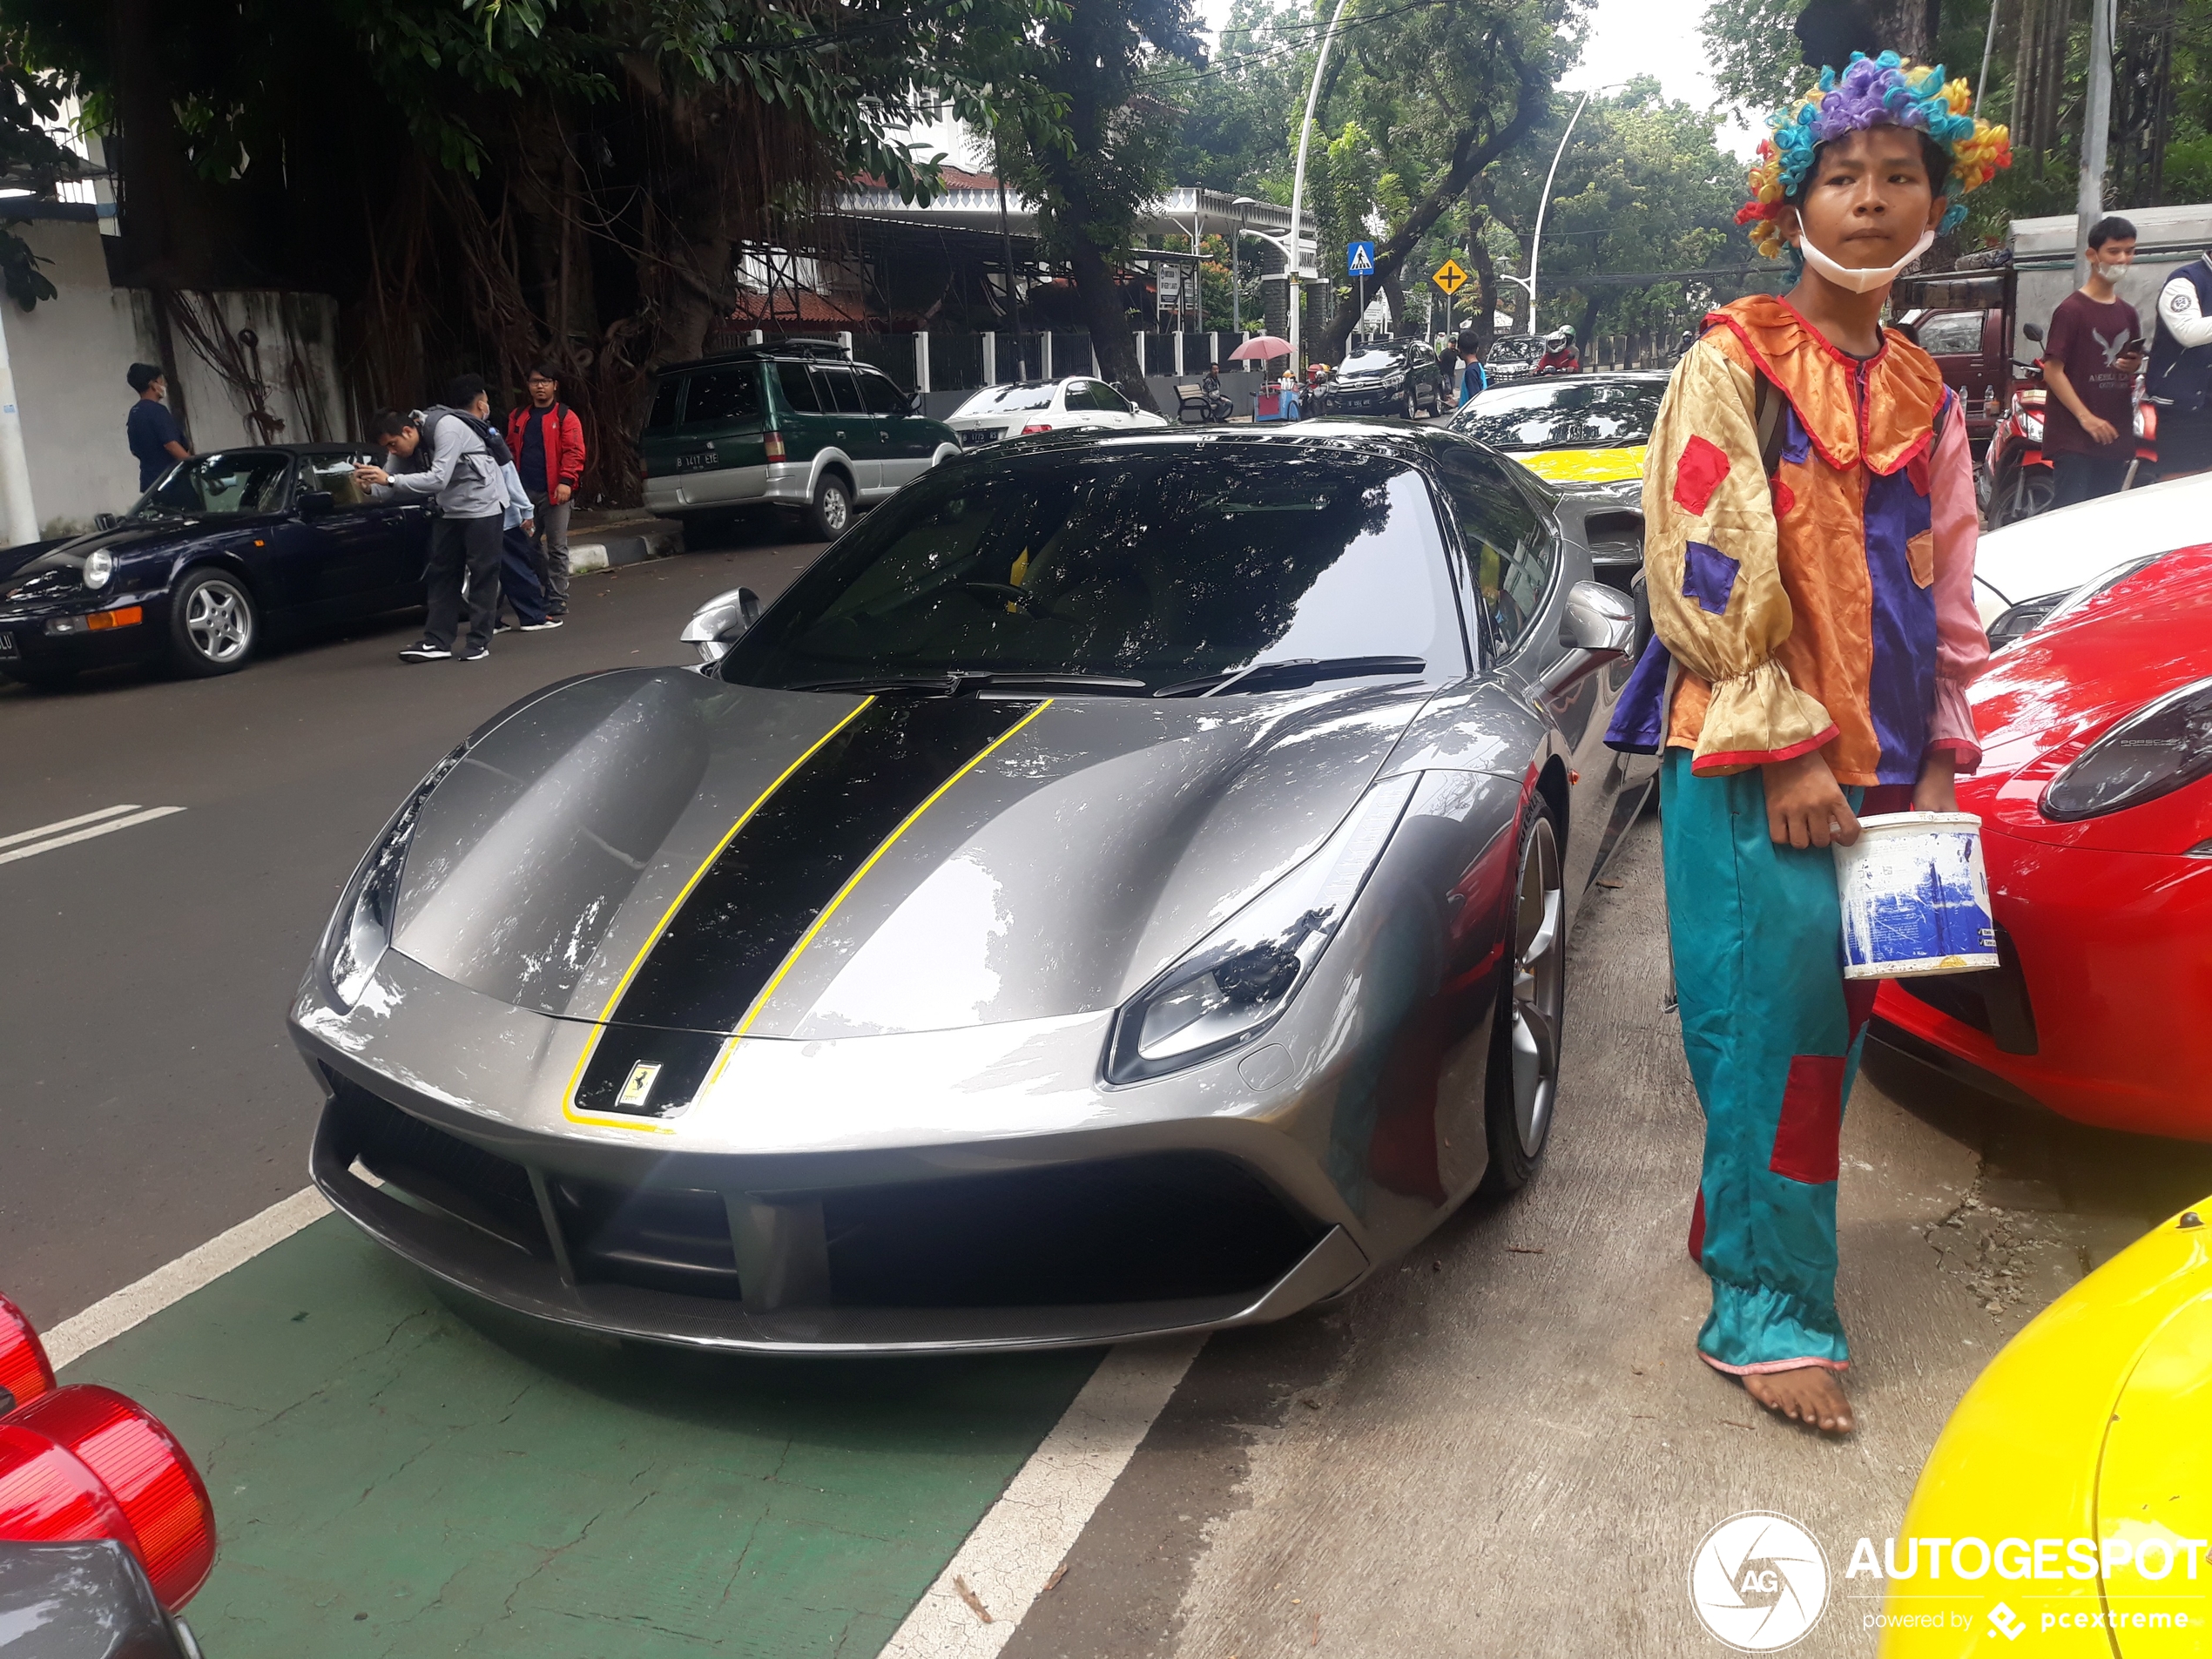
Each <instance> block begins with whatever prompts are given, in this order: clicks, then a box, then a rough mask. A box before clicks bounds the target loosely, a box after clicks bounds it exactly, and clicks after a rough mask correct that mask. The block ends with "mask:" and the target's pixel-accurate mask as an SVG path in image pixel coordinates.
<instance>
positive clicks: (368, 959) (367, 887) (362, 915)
mask: <svg viewBox="0 0 2212 1659" xmlns="http://www.w3.org/2000/svg"><path fill="white" fill-rule="evenodd" d="M468 752H469V744H468V743H462V744H458V745H455V747H454V749H453V750H452V752H450V753H448V755H447V756H446V758H445V759H442V760H441V761H439V762H438V764H437V765H435V766H433V767H431V768H430V775H429V776H428V777H427V778H425V779H423V780H422V781H421V783H419V784H417V785H416V786H415V792H414V793H413V794H411V795H409V796H408V798H407V804H406V805H405V806H401V808H400V810H399V811H398V812H397V813H394V814H393V817H392V821H391V822H390V823H389V824H387V825H386V826H384V833H383V834H381V835H380V836H378V837H377V838H376V843H375V845H374V846H371V847H370V848H369V849H368V856H367V857H366V858H364V859H362V860H361V867H360V868H359V869H357V870H355V871H354V879H353V880H351V881H349V882H347V884H346V892H345V894H344V896H343V897H341V899H340V900H338V908H337V910H336V911H335V912H334V913H333V914H332V916H331V918H330V926H329V927H327V928H326V929H325V930H324V933H323V940H322V949H321V950H320V952H319V953H317V958H318V960H319V961H320V963H321V966H322V977H323V987H324V988H325V989H326V990H327V991H328V992H329V993H330V997H331V1000H332V1001H334V1002H335V1003H336V1004H337V1005H338V1006H339V1007H340V1008H346V1009H348V1010H350V1009H351V1008H353V1006H354V1003H356V1002H358V1001H361V993H362V992H363V991H364V990H366V989H368V981H369V976H370V975H371V974H374V973H375V972H376V965H377V963H379V962H381V961H383V960H384V953H385V951H386V950H387V949H388V948H390V946H391V943H392V921H393V919H394V917H395V916H396V915H397V914H398V912H399V904H400V879H401V876H402V875H403V874H405V873H406V870H407V853H408V847H409V846H412V845H413V844H414V841H415V825H416V824H417V823H418V822H420V821H421V817H422V804H423V803H424V802H425V801H427V800H428V799H430V795H431V792H433V791H435V789H436V788H437V786H439V785H440V784H442V783H443V782H444V781H445V776H446V774H447V773H448V772H451V771H452V770H453V769H454V768H455V766H457V765H460V764H461V758H462V756H463V755H465V754H467V753H468Z"/></svg>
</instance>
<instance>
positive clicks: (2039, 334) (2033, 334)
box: [2020, 322, 2043, 346]
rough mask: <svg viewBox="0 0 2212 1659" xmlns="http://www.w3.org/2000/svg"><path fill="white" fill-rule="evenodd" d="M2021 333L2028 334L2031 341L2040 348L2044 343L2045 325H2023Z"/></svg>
mask: <svg viewBox="0 0 2212 1659" xmlns="http://www.w3.org/2000/svg"><path fill="white" fill-rule="evenodd" d="M2020 333H2022V334H2026V335H2027V337H2028V338H2029V339H2030V340H2032V341H2034V342H2035V343H2036V344H2037V345H2039V346H2040V345H2041V344H2042V343H2043V325H2042V324H2041V323H2037V322H2031V323H2023V324H2022V325H2021V326H2020Z"/></svg>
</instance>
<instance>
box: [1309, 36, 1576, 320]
mask: <svg viewBox="0 0 2212 1659" xmlns="http://www.w3.org/2000/svg"><path fill="white" fill-rule="evenodd" d="M1367 3H1369V4H1375V3H1376V0H1367ZM1580 21H1581V14H1580V9H1579V5H1578V4H1577V3H1576V0H1432V3H1429V4H1426V5H1420V6H1406V7H1401V8H1399V9H1398V10H1394V11H1388V12H1385V11H1378V13H1377V15H1376V17H1374V19H1373V20H1372V23H1371V24H1366V25H1365V26H1361V25H1362V17H1361V12H1360V10H1359V7H1358V6H1356V5H1355V6H1354V7H1353V9H1352V10H1351V11H1350V12H1349V13H1347V15H1346V21H1345V34H1344V37H1343V46H1342V50H1343V51H1345V64H1344V68H1343V72H1342V75H1341V77H1340V78H1339V81H1338V83H1337V84H1336V85H1335V86H1334V87H1333V88H1332V89H1330V90H1329V92H1328V95H1327V98H1326V100H1325V115H1326V116H1327V118H1330V119H1337V120H1343V119H1356V120H1357V121H1358V122H1359V125H1360V128H1361V130H1362V133H1363V134H1364V135H1366V136H1367V137H1368V138H1369V139H1370V141H1371V142H1372V145H1373V150H1374V153H1373V156H1372V166H1373V168H1374V178H1375V181H1376V185H1377V190H1376V196H1377V200H1376V203H1375V207H1376V209H1377V214H1378V217H1379V218H1381V219H1383V221H1384V222H1385V224H1386V227H1387V228H1386V230H1385V232H1384V233H1382V234H1381V235H1380V236H1379V238H1378V239H1377V242H1376V247H1375V282H1376V284H1377V285H1379V286H1384V287H1388V286H1390V285H1392V284H1393V283H1395V282H1397V281H1398V280H1399V277H1400V274H1401V273H1405V271H1406V266H1407V264H1408V262H1409V260H1411V258H1412V256H1413V254H1414V253H1415V252H1416V251H1417V250H1425V248H1426V244H1427V242H1428V239H1429V237H1430V233H1431V232H1432V230H1433V228H1434V227H1435V226H1437V224H1438V223H1439V222H1440V220H1442V219H1445V217H1446V216H1447V214H1451V213H1455V212H1458V211H1459V210H1460V207H1461V206H1462V204H1463V203H1464V202H1465V200H1466V198H1467V190H1468V187H1469V185H1471V184H1472V183H1473V182H1474V179H1476V177H1477V176H1478V175H1480V173H1481V172H1482V171H1483V170H1484V169H1485V168H1486V167H1487V166H1489V165H1491V164H1492V163H1493V162H1494V161H1496V160H1497V159H1498V158H1500V157H1501V156H1503V155H1505V154H1507V152H1510V151H1511V150H1512V149H1513V148H1514V145H1516V144H1518V143H1520V142H1521V140H1522V139H1523V138H1525V137H1526V136H1527V134H1528V133H1529V132H1531V131H1532V130H1533V129H1534V127H1535V126H1536V125H1537V124H1538V123H1539V122H1540V121H1541V119H1542V118H1543V117H1544V115H1545V113H1546V111H1548V108H1549V106H1550V99H1551V90H1552V84H1553V82H1554V79H1555V78H1556V77H1557V75H1558V73H1559V71H1560V70H1561V68H1563V67H1564V65H1565V64H1566V63H1567V62H1568V61H1570V60H1571V57H1572V55H1573V53H1574V52H1575V50H1576V46H1577V44H1578V39H1579V36H1578V33H1577V30H1578V28H1579V24H1580ZM1341 136H1343V129H1342V128H1341V127H1340V128H1339V137H1341ZM1309 165H1311V164H1310V163H1309ZM1386 179H1388V180H1390V181H1391V192H1389V194H1388V196H1387V197H1386V194H1385V192H1383V190H1382V189H1381V185H1382V184H1383V182H1384V181H1385V180H1386ZM1337 228H1338V229H1339V230H1342V229H1344V228H1345V227H1342V226H1339V227H1337ZM1322 252H1323V254H1324V256H1325V257H1326V256H1327V255H1329V254H1331V253H1332V252H1333V250H1332V249H1328V248H1325V249H1323V250H1322ZM1413 274H1415V275H1417V276H1420V277H1423V278H1425V277H1426V274H1427V273H1426V271H1421V272H1418V273H1413ZM1370 291H1371V292H1372V289H1371V290H1370ZM1358 321H1359V300H1358V298H1357V296H1356V294H1355V293H1353V292H1352V291H1351V290H1349V289H1346V290H1344V291H1342V293H1341V295H1340V299H1339V304H1338V307H1337V310H1336V314H1335V315H1334V316H1333V317H1332V318H1331V319H1330V320H1329V322H1328V323H1327V325H1326V326H1325V327H1324V328H1323V329H1322V330H1321V331H1320V338H1319V339H1318V340H1317V341H1315V342H1314V347H1313V351H1314V354H1315V355H1316V356H1317V357H1321V358H1324V359H1328V360H1332V361H1333V360H1334V359H1336V358H1338V357H1339V356H1341V355H1342V354H1343V351H1344V345H1345V338H1346V337H1347V336H1348V335H1349V334H1350V333H1351V332H1352V328H1353V327H1355V326H1356V325H1357V324H1358Z"/></svg>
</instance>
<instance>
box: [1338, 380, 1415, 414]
mask: <svg viewBox="0 0 2212 1659" xmlns="http://www.w3.org/2000/svg"><path fill="white" fill-rule="evenodd" d="M1414 395H1415V397H1416V398H1417V399H1418V397H1419V396H1420V394H1419V393H1416V394H1414ZM1321 401H1322V402H1324V403H1325V404H1326V405H1327V406H1328V411H1329V413H1330V414H1332V415H1396V414H1398V413H1399V412H1400V411H1401V410H1402V409H1403V408H1405V407H1406V388H1405V386H1404V385H1403V384H1402V383H1401V384H1399V385H1396V386H1390V387H1382V386H1345V385H1343V384H1341V383H1338V384H1332V385H1331V386H1330V387H1329V388H1327V389H1326V390H1325V391H1324V392H1323V393H1322V394H1321Z"/></svg>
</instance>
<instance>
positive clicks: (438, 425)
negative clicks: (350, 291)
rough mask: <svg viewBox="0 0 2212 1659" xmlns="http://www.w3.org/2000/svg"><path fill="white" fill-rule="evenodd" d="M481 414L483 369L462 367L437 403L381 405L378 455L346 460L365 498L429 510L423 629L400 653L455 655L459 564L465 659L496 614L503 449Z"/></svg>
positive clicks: (477, 657)
mask: <svg viewBox="0 0 2212 1659" xmlns="http://www.w3.org/2000/svg"><path fill="white" fill-rule="evenodd" d="M490 413H491V398H490V395H489V393H488V392H486V390H485V389H484V377H483V376H482V375H481V374H463V375H462V376H461V377H460V378H459V379H458V380H456V381H454V382H453V384H452V385H450V386H448V388H446V401H444V402H443V403H442V404H437V405H434V406H433V407H431V408H427V409H424V410H422V411H421V413H419V414H415V415H401V413H400V412H399V411H398V410H396V409H385V410H383V411H382V412H381V413H380V414H379V415H377V416H376V417H375V419H374V420H373V421H370V422H369V436H370V437H372V438H374V440H375V441H376V442H379V443H381V444H382V445H383V446H384V449H385V460H386V464H385V465H384V466H381V467H356V468H354V482H355V483H356V484H358V485H360V486H361V488H362V489H364V490H366V491H367V492H368V496H369V497H370V499H371V500H374V501H390V500H392V499H394V498H395V497H398V498H406V497H408V496H428V497H430V498H431V499H432V500H433V501H435V502H436V503H437V509H438V517H437V520H436V522H435V523H433V524H432V525H431V526H430V563H429V565H428V569H427V570H425V571H424V572H423V581H424V584H425V585H426V586H427V587H428V590H429V591H428V604H429V611H430V614H429V617H428V620H427V621H426V623H425V624H424V627H423V631H422V637H421V639H419V640H417V641H416V642H415V644H412V645H409V646H408V648H407V649H406V650H405V651H401V653H400V660H401V662H405V663H437V662H444V661H446V660H448V658H452V657H453V656H455V654H456V653H455V643H454V642H455V633H456V631H457V630H458V628H459V626H460V621H461V597H462V591H461V590H462V574H463V572H464V571H465V572H466V574H467V577H468V583H469V638H468V641H467V644H465V645H464V646H463V647H462V649H461V651H459V653H458V654H459V656H460V658H461V660H462V662H464V663H475V662H482V660H483V659H484V658H487V657H489V656H490V655H491V634H492V624H493V623H494V621H495V620H496V617H498V614H499V533H500V527H501V524H502V521H503V519H504V517H505V515H506V511H507V488H506V485H505V483H504V482H502V479H501V477H500V469H501V467H502V465H503V464H505V462H507V461H508V459H509V456H508V455H507V453H506V449H507V446H506V444H505V443H504V442H502V441H501V439H500V437H499V435H498V434H497V433H496V432H494V431H493V430H492V429H491V428H489V427H488V426H486V425H485V424H484V417H485V416H486V415H489V414H490ZM495 444H496V445H497V446H498V448H496V449H495V448H493V446H494V445H495Z"/></svg>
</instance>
